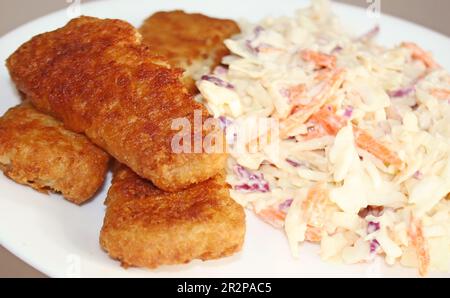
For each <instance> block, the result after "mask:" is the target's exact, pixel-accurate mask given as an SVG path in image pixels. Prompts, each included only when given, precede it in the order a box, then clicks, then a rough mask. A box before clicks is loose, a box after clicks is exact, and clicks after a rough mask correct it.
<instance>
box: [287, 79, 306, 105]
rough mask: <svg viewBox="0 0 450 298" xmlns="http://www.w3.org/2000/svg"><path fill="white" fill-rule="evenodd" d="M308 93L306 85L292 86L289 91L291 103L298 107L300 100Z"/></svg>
mask: <svg viewBox="0 0 450 298" xmlns="http://www.w3.org/2000/svg"><path fill="white" fill-rule="evenodd" d="M305 92H306V85H305V84H298V85H295V86H292V87H290V88H289V89H288V93H289V101H290V102H291V104H293V105H298V104H299V100H300V99H301V98H302V97H304V96H305Z"/></svg>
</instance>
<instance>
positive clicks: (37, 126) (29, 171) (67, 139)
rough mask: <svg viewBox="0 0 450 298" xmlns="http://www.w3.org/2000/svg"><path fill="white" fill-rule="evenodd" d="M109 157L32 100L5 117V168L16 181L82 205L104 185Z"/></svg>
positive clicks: (1, 141)
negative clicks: (32, 103)
mask: <svg viewBox="0 0 450 298" xmlns="http://www.w3.org/2000/svg"><path fill="white" fill-rule="evenodd" d="M108 161H109V157H108V155H107V154H106V153H105V152H103V151H102V150H101V149H99V148H98V147H96V146H95V145H94V144H92V143H91V142H90V141H89V140H88V139H87V138H86V137H85V136H83V135H79V134H76V133H73V132H70V131H68V130H66V129H65V128H64V127H63V124H62V123H61V122H59V121H57V120H55V119H53V118H52V117H50V116H47V115H44V114H42V113H40V112H38V111H36V110H35V109H34V108H33V107H31V105H29V104H21V105H19V106H17V107H15V108H12V109H10V110H9V111H8V112H6V114H5V115H4V116H3V117H2V118H0V169H1V170H2V171H3V172H4V173H5V175H6V176H8V177H9V178H11V179H12V180H14V181H16V182H18V183H21V184H25V185H29V186H31V187H32V188H34V189H36V190H38V191H41V192H47V190H52V191H56V192H60V193H62V195H63V196H64V197H65V198H66V199H67V200H69V201H71V202H73V203H75V204H81V203H83V202H85V201H86V200H88V199H90V198H91V197H92V196H93V195H94V194H95V193H96V191H97V190H98V189H99V188H100V186H101V185H102V184H103V181H104V179H105V174H106V171H107V168H108Z"/></svg>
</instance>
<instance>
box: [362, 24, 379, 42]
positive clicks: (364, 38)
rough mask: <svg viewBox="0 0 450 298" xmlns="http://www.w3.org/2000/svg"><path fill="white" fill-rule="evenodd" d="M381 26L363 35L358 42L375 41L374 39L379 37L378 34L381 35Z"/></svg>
mask: <svg viewBox="0 0 450 298" xmlns="http://www.w3.org/2000/svg"><path fill="white" fill-rule="evenodd" d="M380 29H381V28H380V25H376V26H375V27H374V28H372V29H371V30H370V31H369V32H367V33H366V34H363V35H362V36H360V37H359V38H357V40H358V41H368V40H371V39H373V38H374V37H376V36H377V35H378V33H380Z"/></svg>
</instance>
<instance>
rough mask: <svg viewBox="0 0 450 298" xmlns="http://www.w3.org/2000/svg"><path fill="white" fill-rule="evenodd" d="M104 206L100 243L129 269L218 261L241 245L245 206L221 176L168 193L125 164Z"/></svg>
mask: <svg viewBox="0 0 450 298" xmlns="http://www.w3.org/2000/svg"><path fill="white" fill-rule="evenodd" d="M105 204H106V206H107V210H106V215H105V220H104V224H103V228H102V231H101V233H100V244H101V246H102V247H103V249H105V250H106V251H107V252H108V253H109V255H110V256H111V257H112V258H114V259H117V260H119V261H120V262H121V263H122V265H123V266H125V267H128V266H137V267H147V268H155V267H158V266H161V265H171V264H172V265H173V264H183V263H187V262H189V261H191V260H193V259H201V260H209V259H216V258H221V257H225V256H229V255H231V254H233V253H236V252H237V251H239V250H240V249H241V248H242V244H243V241H244V234H245V214H244V210H243V208H242V207H241V206H240V205H239V204H237V203H236V202H234V201H233V200H232V199H231V198H230V196H229V190H228V188H227V187H226V184H225V181H224V178H223V177H222V176H221V175H219V176H216V177H215V178H213V179H210V180H208V181H205V182H203V183H200V184H197V185H194V186H192V187H191V188H189V189H186V190H183V191H180V192H177V193H167V192H163V191H161V190H159V189H157V188H156V187H154V186H153V185H152V184H151V183H150V182H148V181H145V180H143V179H141V178H139V177H138V176H137V175H136V174H134V173H133V172H132V171H131V170H130V169H128V168H126V167H123V166H122V167H119V169H118V170H117V171H116V172H115V175H114V179H113V182H112V186H111V188H110V189H109V192H108V198H107V200H106V202H105Z"/></svg>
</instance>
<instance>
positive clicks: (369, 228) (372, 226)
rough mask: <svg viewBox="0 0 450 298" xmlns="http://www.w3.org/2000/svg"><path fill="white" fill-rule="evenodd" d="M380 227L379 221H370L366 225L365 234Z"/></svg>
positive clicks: (373, 231)
mask: <svg viewBox="0 0 450 298" xmlns="http://www.w3.org/2000/svg"><path fill="white" fill-rule="evenodd" d="M380 228H381V227H380V223H379V222H374V221H370V222H369V224H368V225H367V234H372V233H375V232H376V231H378V230H379V229H380Z"/></svg>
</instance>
